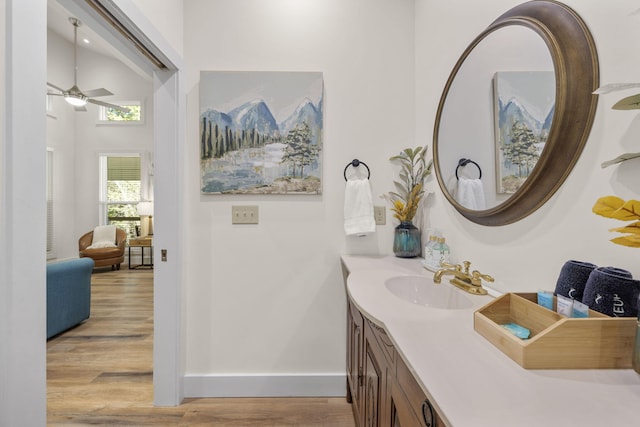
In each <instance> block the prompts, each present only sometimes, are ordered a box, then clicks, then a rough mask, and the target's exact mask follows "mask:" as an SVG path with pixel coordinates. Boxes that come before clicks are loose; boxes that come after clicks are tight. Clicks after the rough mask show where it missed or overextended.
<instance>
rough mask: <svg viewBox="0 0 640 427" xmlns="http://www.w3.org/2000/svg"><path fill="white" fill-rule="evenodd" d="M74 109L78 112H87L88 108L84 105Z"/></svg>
mask: <svg viewBox="0 0 640 427" xmlns="http://www.w3.org/2000/svg"><path fill="white" fill-rule="evenodd" d="M73 109H74V110H76V111H87V107H85V106H84V105H83V106H82V107H73Z"/></svg>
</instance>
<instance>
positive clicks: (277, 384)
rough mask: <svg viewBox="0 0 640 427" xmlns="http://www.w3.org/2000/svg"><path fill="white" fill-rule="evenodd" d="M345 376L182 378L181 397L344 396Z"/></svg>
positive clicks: (302, 375)
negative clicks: (182, 388) (182, 392)
mask: <svg viewBox="0 0 640 427" xmlns="http://www.w3.org/2000/svg"><path fill="white" fill-rule="evenodd" d="M346 392H347V377H346V375H345V374H309V375H304V374H296V375H282V374H277V375H242V374H239V375H186V376H185V377H184V394H185V397H344V396H346Z"/></svg>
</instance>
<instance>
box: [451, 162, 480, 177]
mask: <svg viewBox="0 0 640 427" xmlns="http://www.w3.org/2000/svg"><path fill="white" fill-rule="evenodd" d="M469 163H473V164H474V165H476V167H477V168H478V172H479V173H480V176H479V177H478V179H480V178H482V169H480V165H478V164H477V163H476V162H474V161H473V160H471V159H460V160H458V167H456V179H458V180H459V179H460V178H458V169H460V168H461V167H464V166H467V165H468V164H469Z"/></svg>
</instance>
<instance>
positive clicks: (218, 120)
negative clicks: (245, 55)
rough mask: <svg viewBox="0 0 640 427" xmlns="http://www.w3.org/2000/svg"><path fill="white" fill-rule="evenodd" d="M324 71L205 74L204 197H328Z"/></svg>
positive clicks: (202, 117) (202, 85)
mask: <svg viewBox="0 0 640 427" xmlns="http://www.w3.org/2000/svg"><path fill="white" fill-rule="evenodd" d="M323 93H324V89H323V78H322V73H320V72H252V71H239V72H236V71H201V72H200V91H199V94H200V138H199V144H200V188H201V192H202V193H204V194H322V135H323Z"/></svg>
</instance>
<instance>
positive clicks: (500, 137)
mask: <svg viewBox="0 0 640 427" xmlns="http://www.w3.org/2000/svg"><path fill="white" fill-rule="evenodd" d="M493 88H494V106H495V137H496V144H495V145H496V172H497V174H496V181H497V182H496V183H497V192H498V193H500V194H505V193H506V194H510V193H515V192H516V191H517V190H518V189H519V188H520V187H521V186H522V184H523V183H524V181H525V180H526V179H527V177H528V176H529V175H530V174H531V172H532V171H533V168H534V167H535V165H536V163H537V162H538V159H539V158H540V155H541V153H542V150H543V149H544V145H545V143H546V142H547V138H548V136H549V130H550V129H551V123H552V121H553V114H554V111H555V94H556V84H555V74H554V72H553V71H505V72H497V73H496V74H495V76H494V79H493Z"/></svg>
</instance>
